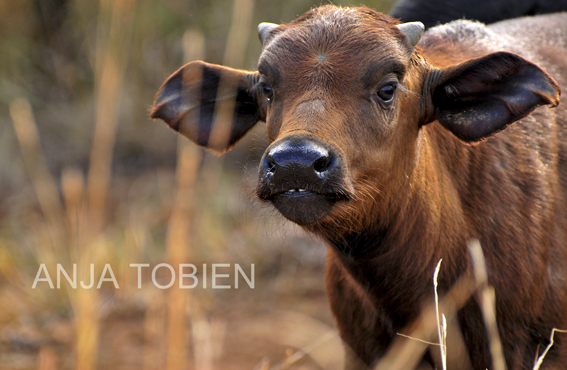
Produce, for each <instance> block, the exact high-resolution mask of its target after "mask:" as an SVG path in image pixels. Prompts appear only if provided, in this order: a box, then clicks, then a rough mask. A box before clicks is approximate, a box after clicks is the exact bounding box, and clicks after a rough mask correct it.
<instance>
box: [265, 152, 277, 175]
mask: <svg viewBox="0 0 567 370" xmlns="http://www.w3.org/2000/svg"><path fill="white" fill-rule="evenodd" d="M266 169H267V170H268V172H270V173H272V174H273V173H275V172H276V160H275V159H274V158H273V157H272V156H271V155H268V163H267V166H266Z"/></svg>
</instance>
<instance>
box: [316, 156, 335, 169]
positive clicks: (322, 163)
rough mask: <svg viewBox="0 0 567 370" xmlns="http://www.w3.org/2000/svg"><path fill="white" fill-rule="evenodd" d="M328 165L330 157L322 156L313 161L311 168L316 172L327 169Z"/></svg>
mask: <svg viewBox="0 0 567 370" xmlns="http://www.w3.org/2000/svg"><path fill="white" fill-rule="evenodd" d="M330 165H331V157H329V156H323V157H320V158H319V159H317V160H316V161H315V162H313V169H314V170H315V171H316V172H319V173H321V172H325V171H327V169H328V168H329V166H330Z"/></svg>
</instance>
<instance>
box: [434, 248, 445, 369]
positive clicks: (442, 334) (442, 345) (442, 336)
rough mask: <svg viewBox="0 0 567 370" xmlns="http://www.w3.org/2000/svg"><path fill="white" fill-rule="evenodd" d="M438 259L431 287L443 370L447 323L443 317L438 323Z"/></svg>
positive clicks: (439, 266)
mask: <svg viewBox="0 0 567 370" xmlns="http://www.w3.org/2000/svg"><path fill="white" fill-rule="evenodd" d="M442 261H443V259H440V260H439V262H438V263H437V267H435V272H434V274H433V287H434V292H435V316H436V318H437V336H438V338H439V350H440V351H441V364H442V367H443V370H446V369H447V322H446V319H445V316H444V315H443V319H442V323H441V322H440V319H439V318H440V315H439V294H438V293H437V277H438V276H439V269H440V268H441V262H442Z"/></svg>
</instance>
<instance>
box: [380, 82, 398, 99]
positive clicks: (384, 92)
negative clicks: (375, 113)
mask: <svg viewBox="0 0 567 370" xmlns="http://www.w3.org/2000/svg"><path fill="white" fill-rule="evenodd" d="M395 91H396V85H395V84H388V85H385V86H382V87H381V88H380V89H379V90H378V91H377V92H376V94H377V95H378V97H379V98H380V99H382V101H383V102H384V103H390V102H391V101H392V99H393V98H394V92H395Z"/></svg>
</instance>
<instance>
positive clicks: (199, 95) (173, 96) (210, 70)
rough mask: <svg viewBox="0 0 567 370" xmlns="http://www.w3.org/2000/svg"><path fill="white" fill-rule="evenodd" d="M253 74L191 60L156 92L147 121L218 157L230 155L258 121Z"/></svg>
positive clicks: (254, 75) (255, 76)
mask: <svg viewBox="0 0 567 370" xmlns="http://www.w3.org/2000/svg"><path fill="white" fill-rule="evenodd" d="M256 80H257V72H248V71H242V70H237V69H232V68H228V67H224V66H220V65H215V64H209V63H205V62H202V61H194V62H191V63H189V64H186V65H185V66H183V67H182V68H181V69H179V70H178V71H177V72H175V73H174V74H172V75H171V76H170V77H169V78H168V79H167V80H166V81H165V82H164V84H163V85H162V86H161V88H160V89H159V91H158V93H157V95H156V97H155V100H154V104H153V106H152V110H151V113H150V116H151V117H152V118H154V119H155V118H160V119H162V120H163V121H165V122H166V123H167V124H168V125H169V127H171V128H172V129H174V130H175V131H178V132H179V133H180V134H182V135H183V136H185V137H187V138H189V139H190V140H191V141H193V142H194V143H196V144H198V145H200V146H203V147H205V148H207V149H211V150H213V151H214V152H217V153H223V152H226V151H228V150H230V149H231V148H232V147H233V146H234V144H236V142H237V141H238V140H240V139H241V138H242V137H243V136H244V135H245V134H246V132H248V130H250V129H251V128H252V127H253V126H254V125H255V124H256V123H257V122H258V120H259V117H258V115H257V113H258V106H257V104H256V99H255V98H254V96H253V94H252V93H251V91H252V87H253V86H254V84H255V82H256Z"/></svg>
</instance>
